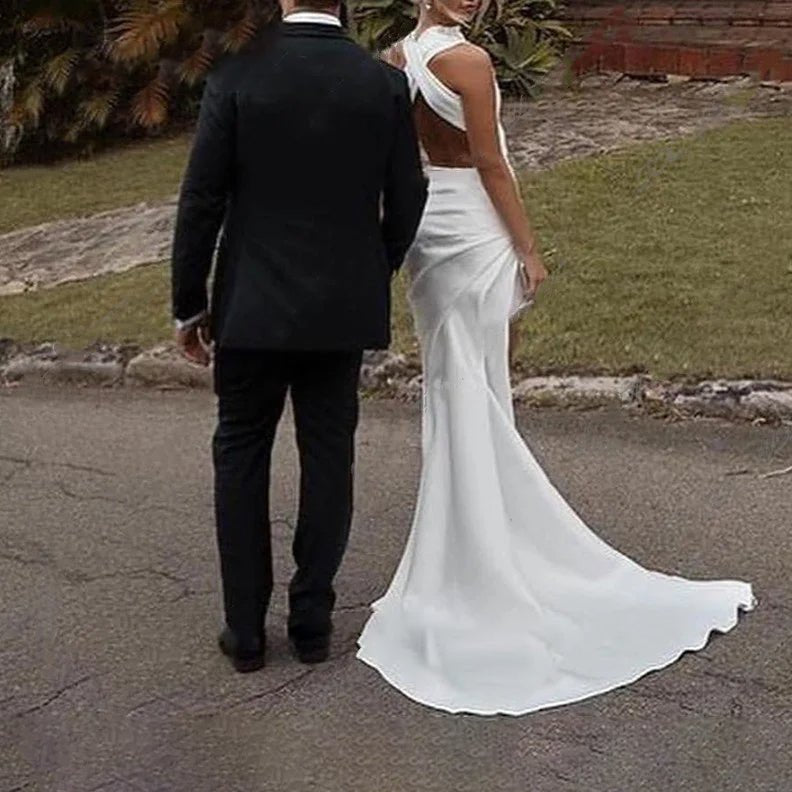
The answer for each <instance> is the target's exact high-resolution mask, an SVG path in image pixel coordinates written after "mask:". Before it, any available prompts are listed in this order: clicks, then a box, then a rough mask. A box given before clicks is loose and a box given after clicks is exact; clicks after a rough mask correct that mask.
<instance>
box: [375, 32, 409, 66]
mask: <svg viewBox="0 0 792 792" xmlns="http://www.w3.org/2000/svg"><path fill="white" fill-rule="evenodd" d="M403 41H404V39H401V40H400V41H397V42H396V43H395V44H391V45H390V47H387V48H386V49H384V50H382V51H381V52H380V53H379V56H380V59H381V60H383V61H384V62H385V63H387V64H388V65H389V66H395V67H396V68H397V69H404V68H405V67H406V65H407V59H406V58H405V57H404V46H403V44H402V42H403Z"/></svg>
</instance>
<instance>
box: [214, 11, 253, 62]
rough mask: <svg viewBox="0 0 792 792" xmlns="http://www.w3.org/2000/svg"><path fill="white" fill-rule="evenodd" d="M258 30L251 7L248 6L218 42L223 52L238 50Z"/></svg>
mask: <svg viewBox="0 0 792 792" xmlns="http://www.w3.org/2000/svg"><path fill="white" fill-rule="evenodd" d="M257 32H258V22H257V21H256V17H255V16H254V14H253V11H252V9H250V8H248V10H247V12H246V13H245V16H243V17H242V19H240V20H239V22H237V23H236V24H235V25H233V26H232V27H231V28H229V30H227V31H226V32H225V33H224V34H223V35H222V37H221V39H220V43H221V46H222V48H223V50H224V51H225V52H239V51H240V50H241V49H242V47H244V46H245V44H247V43H248V42H249V41H250V40H251V39H252V38H253V37H254V36H255V35H256V33H257Z"/></svg>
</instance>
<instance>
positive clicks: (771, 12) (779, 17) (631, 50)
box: [564, 0, 792, 81]
mask: <svg viewBox="0 0 792 792" xmlns="http://www.w3.org/2000/svg"><path fill="white" fill-rule="evenodd" d="M564 20H565V22H566V24H567V25H568V26H569V27H570V28H571V29H572V30H573V32H574V33H575V35H576V40H575V44H574V46H573V49H572V52H573V63H574V68H575V71H576V72H577V73H581V72H586V71H591V70H608V71H620V72H624V73H627V74H635V75H652V74H685V75H690V76H693V77H712V78H717V77H725V76H729V75H737V74H751V75H754V76H756V77H759V78H760V79H763V80H783V81H786V80H790V81H792V0H733V1H732V2H706V1H705V0H667V1H666V2H664V3H663V2H650V1H648V0H639V1H638V2H630V3H617V2H612V1H608V0H571V1H570V0H568V2H567V5H566V8H565V10H564Z"/></svg>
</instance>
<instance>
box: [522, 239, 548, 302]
mask: <svg viewBox="0 0 792 792" xmlns="http://www.w3.org/2000/svg"><path fill="white" fill-rule="evenodd" d="M520 260H521V261H522V267H523V270H524V271H525V275H526V277H527V279H528V288H529V291H530V293H531V294H532V295H536V292H537V291H538V289H539V287H540V286H541V285H542V283H543V282H544V280H545V278H547V270H546V269H545V265H544V262H543V261H542V257H541V255H540V254H539V253H538V252H537V251H536V249H535V248H532V249H531V250H529V251H527V252H520Z"/></svg>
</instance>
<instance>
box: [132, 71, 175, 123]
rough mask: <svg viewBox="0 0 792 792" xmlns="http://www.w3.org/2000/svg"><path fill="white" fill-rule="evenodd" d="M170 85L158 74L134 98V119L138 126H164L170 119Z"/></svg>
mask: <svg viewBox="0 0 792 792" xmlns="http://www.w3.org/2000/svg"><path fill="white" fill-rule="evenodd" d="M169 97H170V92H169V91H168V86H167V84H166V83H165V82H163V80H162V79H161V78H160V77H159V76H157V77H155V78H154V79H153V80H152V81H151V82H149V83H148V84H147V85H145V86H144V87H143V88H141V89H140V90H139V91H138V92H137V93H136V94H135V96H134V97H133V99H132V120H133V121H134V123H135V124H137V125H138V126H142V127H145V128H147V129H150V128H152V127H158V126H162V125H163V124H164V123H165V122H166V121H167V120H168V99H169Z"/></svg>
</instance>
